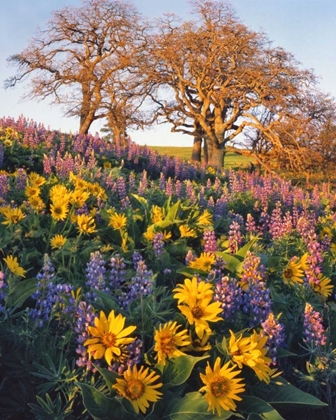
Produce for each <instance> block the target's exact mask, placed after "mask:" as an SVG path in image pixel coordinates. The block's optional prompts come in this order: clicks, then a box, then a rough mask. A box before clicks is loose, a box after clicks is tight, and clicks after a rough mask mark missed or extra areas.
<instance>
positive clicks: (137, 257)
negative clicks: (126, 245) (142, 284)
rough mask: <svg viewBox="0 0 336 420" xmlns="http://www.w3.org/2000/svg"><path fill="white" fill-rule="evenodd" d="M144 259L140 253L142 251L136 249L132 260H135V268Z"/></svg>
mask: <svg viewBox="0 0 336 420" xmlns="http://www.w3.org/2000/svg"><path fill="white" fill-rule="evenodd" d="M142 260H143V258H142V255H141V254H140V252H137V251H134V252H133V255H132V262H133V267H134V270H136V269H137V267H138V262H139V261H142Z"/></svg>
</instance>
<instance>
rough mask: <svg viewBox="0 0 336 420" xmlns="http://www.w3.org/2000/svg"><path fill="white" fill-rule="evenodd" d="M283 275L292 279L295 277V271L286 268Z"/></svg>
mask: <svg viewBox="0 0 336 420" xmlns="http://www.w3.org/2000/svg"><path fill="white" fill-rule="evenodd" d="M283 274H284V276H285V277H286V278H287V279H290V278H292V276H293V270H292V269H291V268H286V269H285V270H284V272H283Z"/></svg>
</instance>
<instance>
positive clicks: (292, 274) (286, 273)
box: [282, 258, 304, 286]
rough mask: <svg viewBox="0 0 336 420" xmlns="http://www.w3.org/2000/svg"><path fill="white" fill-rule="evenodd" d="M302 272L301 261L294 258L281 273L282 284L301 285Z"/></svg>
mask: <svg viewBox="0 0 336 420" xmlns="http://www.w3.org/2000/svg"><path fill="white" fill-rule="evenodd" d="M303 276H304V272H303V270H302V266H301V261H300V260H299V259H298V258H294V259H292V260H291V261H289V262H288V264H287V265H286V267H285V269H284V270H283V272H282V278H283V281H284V283H286V284H288V285H291V286H293V285H294V284H295V283H303Z"/></svg>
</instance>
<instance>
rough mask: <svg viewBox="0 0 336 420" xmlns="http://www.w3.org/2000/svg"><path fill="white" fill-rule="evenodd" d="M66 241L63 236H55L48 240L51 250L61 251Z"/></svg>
mask: <svg viewBox="0 0 336 420" xmlns="http://www.w3.org/2000/svg"><path fill="white" fill-rule="evenodd" d="M66 241H67V239H66V238H65V237H64V236H63V235H55V236H54V237H53V238H51V240H50V245H51V248H56V249H61V248H63V246H64V245H65V243H66Z"/></svg>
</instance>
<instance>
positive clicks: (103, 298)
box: [94, 289, 120, 312]
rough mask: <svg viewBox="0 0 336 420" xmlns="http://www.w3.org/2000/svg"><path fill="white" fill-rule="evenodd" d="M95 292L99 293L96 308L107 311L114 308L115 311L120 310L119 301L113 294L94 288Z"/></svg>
mask: <svg viewBox="0 0 336 420" xmlns="http://www.w3.org/2000/svg"><path fill="white" fill-rule="evenodd" d="M94 293H95V294H96V295H97V298H98V299H97V300H96V301H95V308H96V309H103V310H106V311H109V312H110V311H112V310H113V309H114V310H115V311H119V310H120V306H119V304H118V301H117V300H116V299H115V298H114V297H113V296H111V295H110V294H108V293H106V292H103V291H102V290H98V289H97V290H96V289H95V290H94Z"/></svg>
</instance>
